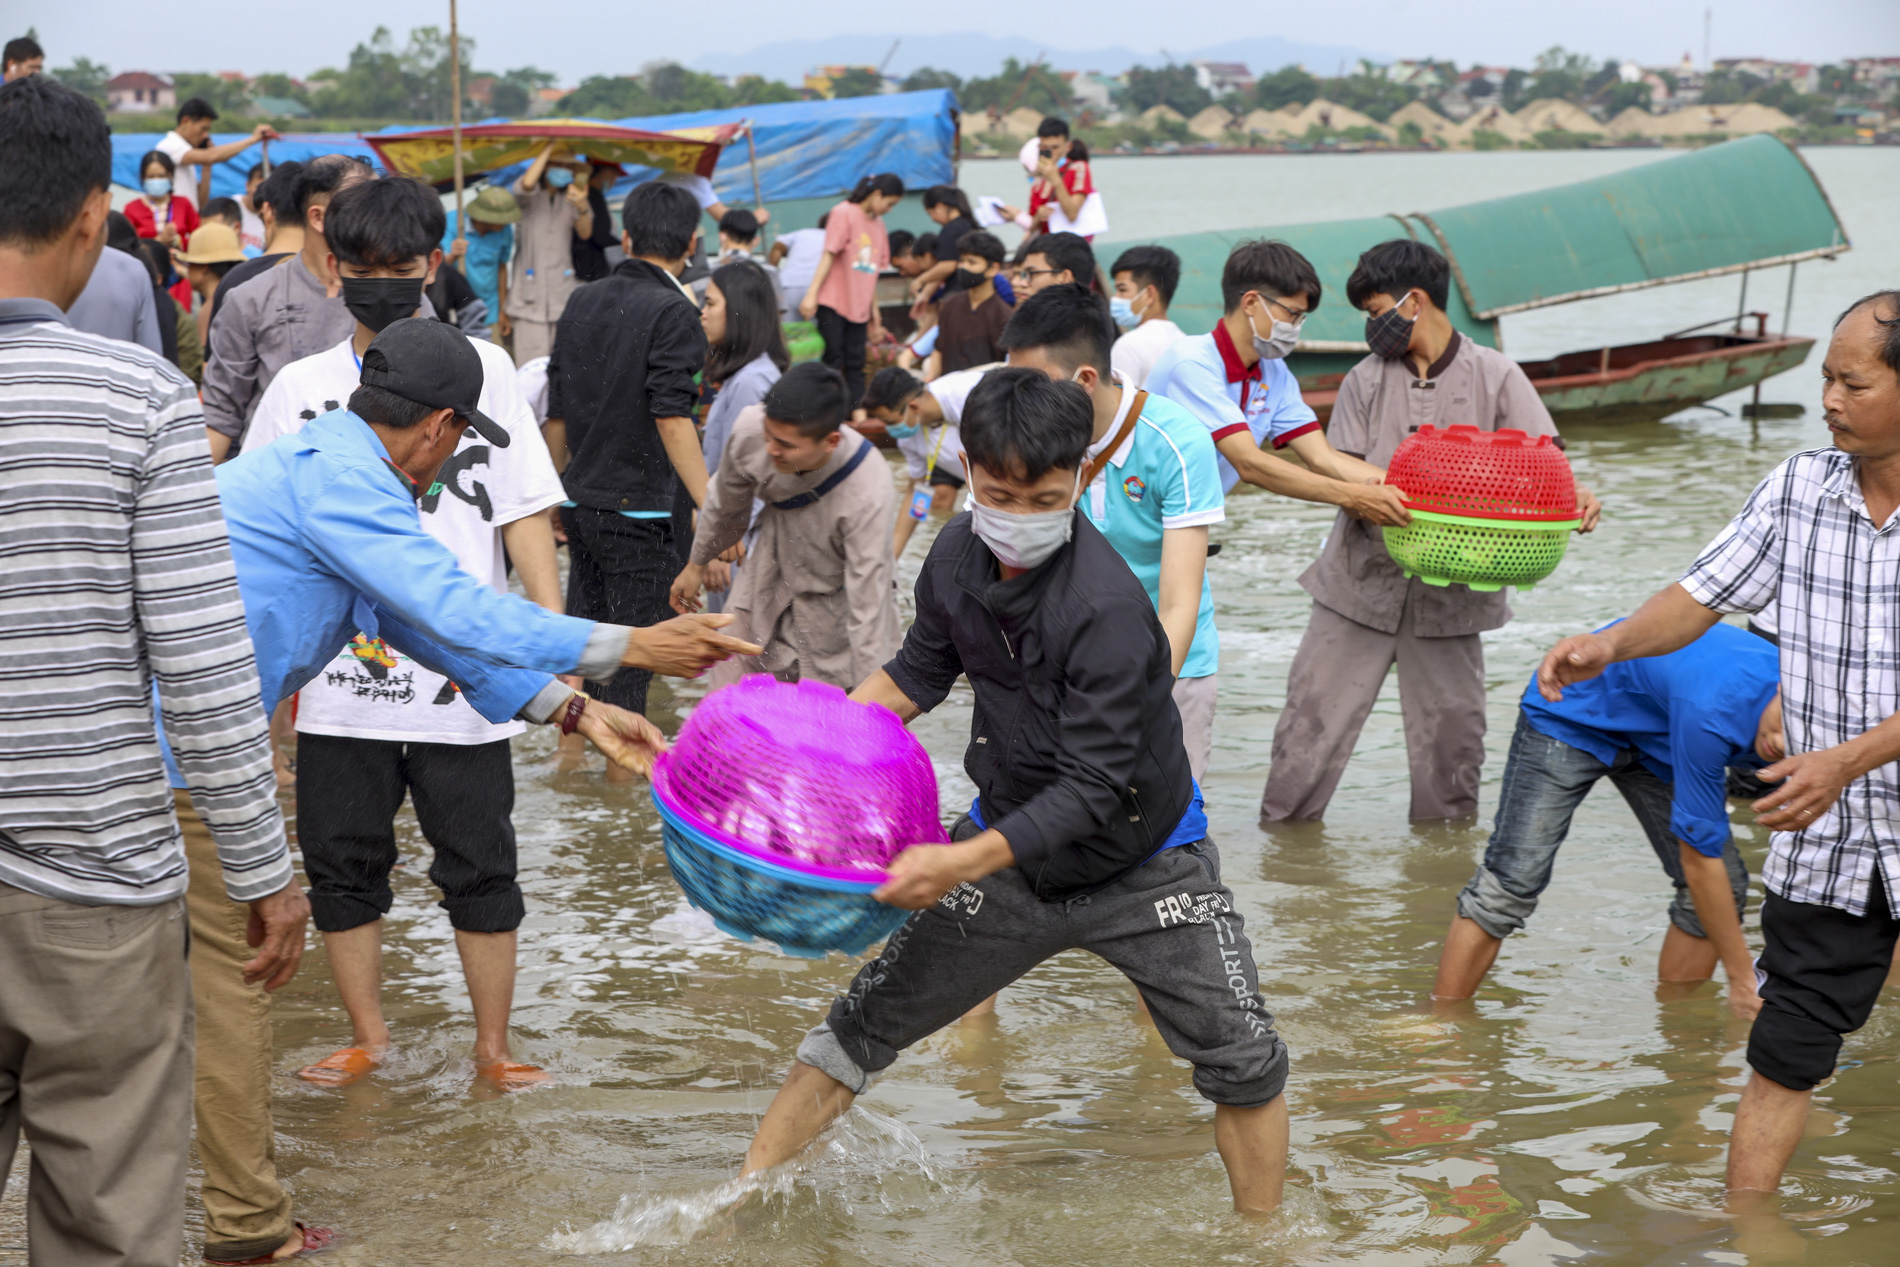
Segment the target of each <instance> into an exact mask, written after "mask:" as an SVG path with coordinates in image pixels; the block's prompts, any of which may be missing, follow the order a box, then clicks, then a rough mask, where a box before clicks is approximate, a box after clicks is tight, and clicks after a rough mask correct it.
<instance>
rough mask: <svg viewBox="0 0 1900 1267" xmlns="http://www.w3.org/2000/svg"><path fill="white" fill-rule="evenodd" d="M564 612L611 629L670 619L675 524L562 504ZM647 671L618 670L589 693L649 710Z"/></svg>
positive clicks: (649, 676) (677, 570)
mask: <svg viewBox="0 0 1900 1267" xmlns="http://www.w3.org/2000/svg"><path fill="white" fill-rule="evenodd" d="M561 524H562V526H563V527H565V528H566V529H567V554H568V559H569V566H568V573H567V614H568V615H570V616H578V617H580V618H581V619H582V620H595V621H604V622H606V623H608V624H613V625H633V626H641V625H657V624H659V623H660V622H661V621H662V620H665V619H667V618H668V617H670V616H671V615H673V609H672V608H671V607H670V606H668V605H667V601H666V596H667V593H668V591H670V590H671V589H672V588H673V578H674V577H676V576H678V575H679V574H680V561H679V555H678V552H677V549H676V546H675V542H674V531H673V520H672V519H670V518H668V519H629V518H627V517H626V516H625V515H622V514H618V513H616V512H614V511H611V510H594V509H592V508H591V507H588V506H563V507H562V508H561ZM652 680H653V674H652V673H651V672H650V671H649V670H646V669H621V670H620V671H619V672H618V673H615V674H614V675H613V677H612V678H610V679H609V680H607V681H605V682H589V683H588V684H587V692H588V694H590V695H592V696H594V698H596V699H601V700H605V701H606V702H607V703H609V704H613V705H615V706H617V707H620V708H625V709H629V710H631V711H632V712H636V713H644V712H646V709H647V683H649V682H651V681H652Z"/></svg>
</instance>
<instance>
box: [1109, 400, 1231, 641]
mask: <svg viewBox="0 0 1900 1267" xmlns="http://www.w3.org/2000/svg"><path fill="white" fill-rule="evenodd" d="M1138 394H1139V393H1137V392H1136V391H1135V390H1134V389H1132V388H1124V389H1123V391H1122V405H1121V409H1120V410H1119V411H1118V412H1117V413H1116V415H1115V421H1114V422H1113V423H1111V424H1109V428H1108V434H1107V435H1106V436H1104V437H1103V438H1102V440H1101V443H1102V444H1107V443H1108V442H1109V441H1110V440H1112V439H1113V438H1114V437H1115V435H1116V434H1117V433H1118V432H1120V431H1121V428H1122V423H1123V422H1124V421H1126V419H1127V417H1128V411H1129V409H1130V408H1132V407H1133V405H1134V401H1135V397H1136V396H1137V395H1138ZM1095 453H1096V451H1094V450H1092V451H1091V452H1090V457H1091V458H1093V457H1094V456H1095ZM1219 456H1220V454H1219V453H1218V452H1217V451H1216V450H1215V448H1214V441H1213V440H1212V439H1211V438H1209V436H1208V433H1207V428H1206V427H1203V426H1202V425H1201V424H1200V422H1199V421H1198V420H1196V418H1195V417H1194V415H1193V414H1190V413H1189V412H1188V411H1187V410H1185V409H1183V408H1181V406H1179V405H1177V404H1175V403H1174V402H1172V401H1170V400H1165V399H1163V398H1162V397H1160V396H1157V395H1155V394H1154V393H1153V392H1149V393H1148V399H1147V403H1146V404H1144V405H1143V406H1142V410H1141V418H1140V420H1139V421H1138V422H1136V424H1135V429H1134V431H1133V433H1131V434H1130V435H1129V437H1128V439H1126V440H1124V441H1123V442H1122V445H1121V447H1120V448H1119V449H1117V450H1116V451H1115V452H1114V453H1113V454H1112V455H1110V457H1109V459H1108V464H1107V465H1106V466H1104V467H1103V468H1102V473H1101V474H1100V475H1098V476H1096V477H1095V482H1094V483H1093V484H1090V485H1089V487H1088V488H1087V489H1086V490H1085V491H1084V492H1083V494H1082V509H1083V511H1084V513H1086V514H1087V515H1088V517H1089V522H1091V523H1093V524H1094V525H1095V526H1096V528H1097V529H1099V530H1100V531H1101V534H1102V535H1103V536H1104V537H1107V538H1108V543H1109V544H1110V545H1112V546H1114V547H1115V551H1116V553H1117V554H1120V555H1121V556H1122V558H1123V559H1124V560H1125V561H1126V562H1127V564H1128V570H1129V571H1131V572H1133V573H1134V574H1135V579H1136V580H1138V581H1140V582H1141V586H1142V588H1143V589H1145V590H1147V591H1148V601H1149V602H1152V603H1153V604H1154V605H1155V607H1156V608H1157V609H1159V608H1160V606H1161V534H1162V533H1164V532H1166V531H1168V530H1169V529H1171V528H1197V527H1201V526H1203V525H1210V524H1217V523H1220V522H1222V521H1223V520H1225V519H1226V518H1227V512H1226V510H1225V509H1224V505H1225V498H1224V497H1223V495H1222V490H1221V485H1220V469H1219V466H1218V462H1217V459H1218V458H1219ZM1219 671H1220V634H1219V633H1218V632H1216V631H1215V629H1214V587H1213V585H1212V584H1211V583H1210V582H1209V581H1208V579H1207V577H1206V576H1205V575H1203V576H1202V577H1201V610H1200V613H1199V615H1197V616H1196V617H1195V620H1194V645H1193V646H1191V647H1189V648H1188V653H1187V659H1186V660H1184V661H1182V664H1181V676H1182V677H1184V678H1197V677H1207V676H1208V675H1209V674H1212V673H1217V672H1219Z"/></svg>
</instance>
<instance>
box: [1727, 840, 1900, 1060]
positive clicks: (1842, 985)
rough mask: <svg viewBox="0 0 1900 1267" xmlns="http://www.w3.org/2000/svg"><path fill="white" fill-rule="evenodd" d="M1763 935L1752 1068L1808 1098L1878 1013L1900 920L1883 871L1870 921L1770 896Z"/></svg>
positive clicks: (1763, 917)
mask: <svg viewBox="0 0 1900 1267" xmlns="http://www.w3.org/2000/svg"><path fill="white" fill-rule="evenodd" d="M1761 932H1762V940H1763V942H1764V943H1765V944H1764V946H1763V948H1762V952H1761V958H1760V959H1758V960H1757V961H1756V965H1755V966H1756V967H1757V968H1758V969H1760V971H1761V972H1762V974H1763V975H1764V976H1766V977H1767V980H1766V982H1764V983H1763V985H1762V987H1761V1012H1760V1014H1759V1015H1757V1016H1756V1017H1755V1028H1754V1029H1752V1030H1750V1031H1749V1034H1748V1064H1749V1067H1750V1068H1752V1069H1754V1070H1755V1072H1757V1073H1759V1074H1761V1075H1762V1076H1763V1077H1764V1078H1767V1079H1768V1080H1769V1081H1770V1082H1778V1083H1780V1084H1781V1085H1782V1086H1784V1087H1787V1088H1788V1089H1789V1090H1791V1091H1806V1090H1807V1089H1808V1088H1810V1087H1812V1086H1814V1085H1815V1084H1816V1083H1818V1082H1820V1081H1822V1080H1823V1079H1825V1078H1826V1077H1828V1076H1829V1075H1830V1074H1832V1073H1833V1072H1834V1065H1835V1063H1836V1062H1837V1061H1838V1060H1839V1059H1840V1054H1841V1036H1842V1035H1844V1034H1851V1033H1853V1032H1854V1031H1855V1030H1857V1029H1859V1028H1860V1027H1861V1026H1863V1025H1865V1024H1866V1023H1867V1018H1868V1016H1870V1015H1871V1014H1872V1013H1873V1010H1874V1000H1876V999H1878V998H1879V997H1880V987H1881V986H1883V985H1885V984H1886V981H1887V971H1888V969H1889V968H1891V967H1892V966H1893V948H1894V943H1895V941H1896V940H1897V939H1900V920H1896V919H1895V918H1894V914H1893V911H1892V910H1891V909H1889V907H1888V905H1887V889H1886V884H1885V882H1884V881H1882V879H1881V877H1880V872H1879V870H1878V869H1877V868H1876V870H1875V872H1874V881H1873V892H1872V893H1870V894H1869V895H1868V898H1867V913H1866V914H1865V915H1849V914H1848V913H1847V912H1846V911H1841V910H1836V909H1835V908H1834V907H1831V906H1816V905H1814V904H1812V903H1808V902H1791V901H1789V900H1788V899H1787V898H1785V897H1779V896H1777V895H1775V894H1773V893H1770V894H1769V895H1768V896H1767V898H1766V899H1765V900H1764V901H1763V902H1762V906H1761Z"/></svg>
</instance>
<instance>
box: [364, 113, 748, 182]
mask: <svg viewBox="0 0 1900 1267" xmlns="http://www.w3.org/2000/svg"><path fill="white" fill-rule="evenodd" d="M744 127H745V125H744V124H742V123H725V124H721V125H719V126H718V127H705V128H680V129H678V130H676V131H671V132H643V131H641V130H640V129H638V128H619V127H615V126H613V125H612V124H610V123H595V122H590V121H588V120H586V119H524V120H522V121H520V122H509V123H477V124H475V125H474V126H472V127H465V128H463V129H462V171H463V173H464V174H465V175H467V176H479V175H481V174H482V173H484V172H493V171H499V170H501V169H502V168H504V167H512V166H514V165H515V164H517V163H526V162H532V161H533V160H534V159H535V158H537V157H538V156H539V155H540V153H541V151H542V150H544V149H546V148H547V146H548V142H550V141H552V142H554V143H555V149H554V156H555V157H556V158H557V159H559V158H570V159H571V158H574V157H576V156H578V155H582V154H584V155H586V156H587V157H588V158H590V159H603V160H605V161H607V162H610V163H630V164H632V165H634V166H637V167H657V168H659V169H660V170H661V171H667V172H691V173H693V174H694V175H698V176H708V177H710V176H711V175H712V174H713V168H714V167H715V166H717V165H718V163H719V152H720V150H722V149H724V148H725V146H726V144H727V143H728V142H729V141H731V140H732V138H733V137H735V136H737V135H738V134H739V133H740V131H742V130H743V129H744ZM363 139H364V140H365V141H366V142H368V143H369V145H370V146H371V147H372V148H374V149H375V151H376V153H377V154H378V156H380V157H381V158H382V160H383V165H384V166H385V167H387V168H388V169H389V170H390V171H392V172H396V173H398V174H400V175H403V176H414V177H416V178H417V179H419V180H424V181H427V182H428V183H429V184H432V185H439V184H441V183H443V182H444V181H448V180H451V179H453V178H454V175H455V140H454V132H453V130H452V129H449V128H428V129H425V130H419V131H415V132H377V133H372V134H370V135H368V136H365V137H364V138H363Z"/></svg>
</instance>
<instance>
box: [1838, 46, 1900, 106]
mask: <svg viewBox="0 0 1900 1267" xmlns="http://www.w3.org/2000/svg"><path fill="white" fill-rule="evenodd" d="M1847 64H1848V65H1849V66H1851V67H1853V69H1854V82H1855V83H1859V84H1865V85H1867V87H1869V88H1871V89H1872V90H1873V94H1874V96H1875V98H1877V99H1878V100H1881V101H1888V100H1892V99H1893V98H1894V96H1895V95H1896V93H1900V57H1856V58H1854V59H1853V60H1852V61H1850V62H1848V63H1847Z"/></svg>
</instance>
